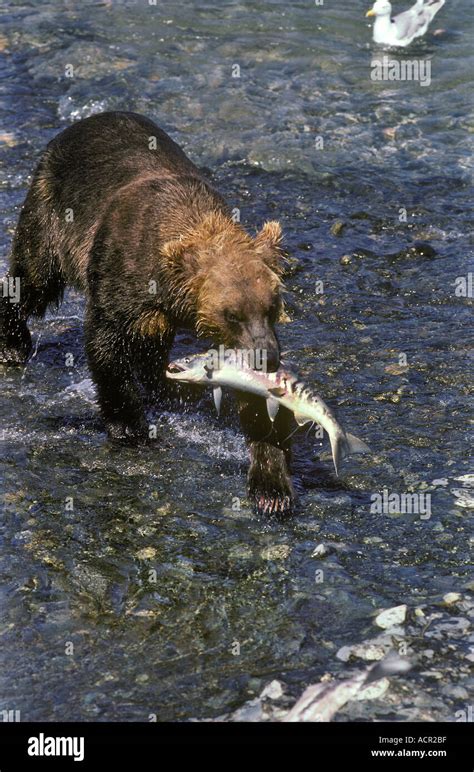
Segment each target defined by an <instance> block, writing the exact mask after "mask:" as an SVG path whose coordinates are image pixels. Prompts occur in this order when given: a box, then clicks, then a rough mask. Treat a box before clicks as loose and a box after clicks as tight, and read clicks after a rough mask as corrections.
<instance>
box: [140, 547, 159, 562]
mask: <svg viewBox="0 0 474 772" xmlns="http://www.w3.org/2000/svg"><path fill="white" fill-rule="evenodd" d="M155 555H156V549H155V548H154V547H144V548H143V549H142V550H139V551H138V552H137V553H136V557H137V558H138V559H139V560H151V558H154V557H155Z"/></svg>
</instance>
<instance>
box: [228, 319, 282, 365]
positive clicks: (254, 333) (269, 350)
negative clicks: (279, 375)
mask: <svg viewBox="0 0 474 772" xmlns="http://www.w3.org/2000/svg"><path fill="white" fill-rule="evenodd" d="M237 347H238V348H240V349H243V350H245V351H253V352H254V361H255V363H256V369H266V370H267V371H268V372H274V371H275V370H278V367H279V365H280V346H279V344H278V339H277V337H276V334H275V330H274V329H273V326H272V325H271V323H270V321H269V320H268V319H267V318H263V319H256V320H251V321H249V322H247V323H246V324H245V325H243V328H242V330H241V332H240V335H239V340H238V342H237Z"/></svg>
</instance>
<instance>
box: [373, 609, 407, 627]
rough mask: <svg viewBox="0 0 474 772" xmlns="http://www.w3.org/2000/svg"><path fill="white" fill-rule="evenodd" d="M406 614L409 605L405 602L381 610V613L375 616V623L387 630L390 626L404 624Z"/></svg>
mask: <svg viewBox="0 0 474 772" xmlns="http://www.w3.org/2000/svg"><path fill="white" fill-rule="evenodd" d="M406 615H407V607H406V605H405V604H403V605H401V606H394V607H393V608H389V609H385V610H384V611H381V612H380V614H378V615H377V616H376V617H375V624H376V625H378V626H379V627H381V628H382V629H383V630H386V629H388V628H389V627H394V626H395V625H400V624H402V623H403V622H404V621H405V618H406Z"/></svg>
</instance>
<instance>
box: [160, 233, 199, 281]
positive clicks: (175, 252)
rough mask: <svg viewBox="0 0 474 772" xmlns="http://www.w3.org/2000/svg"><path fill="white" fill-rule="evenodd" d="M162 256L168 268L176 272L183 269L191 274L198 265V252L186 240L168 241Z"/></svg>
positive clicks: (164, 245)
mask: <svg viewBox="0 0 474 772" xmlns="http://www.w3.org/2000/svg"><path fill="white" fill-rule="evenodd" d="M161 254H162V256H163V258H164V259H165V262H166V263H167V266H168V268H171V269H174V270H175V271H176V270H178V269H182V270H184V271H186V272H189V273H191V272H192V271H193V269H194V268H195V267H196V265H197V257H196V250H195V249H194V248H193V244H191V243H190V242H189V241H185V240H184V239H173V240H172V241H167V242H166V243H165V244H163V246H162V247H161Z"/></svg>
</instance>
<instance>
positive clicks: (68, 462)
mask: <svg viewBox="0 0 474 772" xmlns="http://www.w3.org/2000/svg"><path fill="white" fill-rule="evenodd" d="M407 4H408V3H406V4H400V5H399V7H401V5H403V7H405V5H407ZM367 8H368V5H367V4H366V3H365V2H364V1H363V0H356V2H351V3H347V2H342V0H339V1H335V2H325V3H323V4H322V5H316V4H315V3H314V2H313V3H311V2H309V0H308V2H301V1H298V2H292V3H288V2H282V1H281V0H268V1H267V2H220V3H211V2H202V3H184V2H183V3H181V2H180V3H172V2H159V3H158V4H157V5H153V4H151V5H150V4H149V3H147V2H116V1H115V0H114V1H113V2H112V0H109V2H102V3H94V2H87V1H86V2H81V3H77V2H68V1H67V0H66V1H64V2H59V0H57V1H55V2H38V1H37V0H34V1H30V2H10V1H9V0H6V2H4V3H3V4H2V7H1V8H0V24H1V28H0V57H1V59H0V77H1V86H0V104H1V119H2V125H1V128H0V163H1V168H0V214H1V219H2V225H3V228H2V232H1V236H0V238H1V258H2V265H1V268H2V274H3V272H4V270H5V269H6V266H7V261H8V253H9V248H10V243H11V238H12V234H13V230H14V227H15V224H16V221H17V217H18V213H19V207H20V205H21V203H22V201H23V198H24V196H25V194H26V190H27V186H28V182H29V180H30V179H31V173H32V171H33V169H34V166H35V164H36V162H37V160H38V158H39V154H40V152H41V150H42V149H43V148H44V147H45V145H46V143H47V142H48V141H49V140H50V139H51V138H52V137H53V136H54V135H55V134H56V133H58V131H60V130H61V129H63V128H65V127H66V126H67V125H69V124H70V123H71V122H72V121H74V120H78V119H80V118H82V117H85V116H88V115H90V114H92V113H94V112H98V111H102V110H111V109H126V110H134V111H136V112H140V113H143V114H145V115H148V116H149V117H151V118H152V119H154V120H155V121H156V122H157V123H158V124H159V125H160V126H162V127H163V128H164V129H165V130H166V131H168V132H169V133H170V134H171V135H172V137H173V138H174V139H175V140H176V141H178V142H179V143H180V144H181V145H182V146H183V147H184V149H185V151H186V152H187V153H188V155H189V156H190V157H191V158H192V160H193V161H195V162H196V163H197V164H198V165H200V166H202V167H205V168H206V169H208V170H209V171H210V173H211V174H212V178H213V180H214V184H215V185H216V186H217V187H218V188H219V189H220V190H221V191H222V192H223V193H224V194H225V195H226V196H227V198H228V200H229V201H230V202H231V203H232V205H233V206H234V207H237V208H238V209H239V210H240V215H241V220H242V222H243V223H244V224H245V225H246V226H247V227H248V228H249V229H251V230H254V229H255V228H257V227H260V226H261V224H262V222H263V221H264V220H265V219H266V218H273V219H274V218H278V219H279V220H280V221H281V223H282V225H283V228H284V232H285V247H286V249H287V251H288V256H289V271H288V276H287V279H286V287H287V290H288V295H287V306H288V312H289V316H290V318H291V321H290V322H289V323H287V324H285V325H282V326H281V329H280V337H281V342H282V348H283V349H284V350H285V351H287V352H288V353H287V355H286V360H287V361H288V362H291V363H292V364H293V365H294V366H295V367H296V368H297V369H298V371H299V372H300V373H301V375H302V376H303V377H304V378H305V379H306V380H307V381H308V383H310V384H312V385H313V386H314V387H315V388H317V390H318V391H319V393H320V394H321V395H322V396H323V398H324V399H326V400H327V401H328V402H329V404H331V405H332V406H333V407H334V408H335V409H336V410H337V413H338V415H339V417H340V418H341V420H342V422H343V423H344V425H345V426H347V428H348V429H349V430H350V431H352V432H353V433H354V434H356V435H357V436H359V437H361V438H363V439H364V440H365V441H366V442H367V443H368V444H369V445H370V447H371V449H372V451H373V453H372V455H370V456H360V457H355V458H352V459H350V460H348V461H346V462H345V464H344V466H343V468H342V471H341V475H340V477H339V478H336V477H335V475H334V471H333V468H332V463H331V460H330V455H328V453H327V443H326V442H324V443H322V442H321V441H320V440H318V439H315V438H314V436H311V435H309V436H305V433H304V431H303V432H300V434H298V436H297V437H296V438H295V461H294V472H295V480H296V485H297V487H298V491H299V494H300V499H299V509H298V511H297V512H296V514H295V516H294V517H293V518H292V519H290V520H287V521H284V522H274V521H265V520H262V519H260V518H257V517H256V516H255V515H254V514H253V513H252V511H251V509H250V507H249V504H248V501H247V500H246V498H245V495H246V491H245V473H246V467H247V453H246V449H245V445H244V442H243V440H242V437H241V434H240V431H239V427H238V423H237V421H236V417H235V411H234V409H233V403H232V399H231V398H230V396H229V397H228V399H227V402H226V405H225V410H224V414H223V416H221V418H220V419H218V418H217V417H216V416H215V415H214V411H213V408H212V404H211V399H210V397H209V394H204V395H203V396H202V397H199V396H198V397H196V395H190V394H189V393H188V392H187V391H186V390H185V389H184V390H183V391H182V395H181V398H180V399H175V400H174V401H173V400H171V401H170V402H169V404H167V405H166V410H165V411H163V412H159V411H156V409H155V410H153V406H151V408H150V420H152V421H154V422H155V423H156V424H157V427H158V435H159V440H158V441H157V443H156V444H155V445H154V446H151V447H147V448H145V449H136V448H135V449H133V448H130V449H127V448H120V449H117V448H116V447H113V446H112V445H110V444H109V443H108V442H107V441H106V438H105V434H104V432H103V429H102V426H101V422H100V419H99V416H98V411H97V407H96V404H95V401H94V390H93V386H92V384H91V382H90V380H89V379H90V376H89V373H88V369H87V365H86V362H85V356H84V349H83V338H82V319H83V315H84V301H83V298H82V297H81V296H80V295H79V294H76V293H74V292H69V293H68V294H67V296H66V299H65V302H64V304H63V305H62V306H61V307H60V309H59V310H57V311H54V310H53V311H52V312H50V313H49V314H48V316H47V318H46V320H44V321H35V322H34V323H33V325H32V330H33V333H34V342H35V351H34V356H33V357H32V358H31V359H30V361H29V362H28V363H27V365H26V367H24V368H17V369H9V370H6V369H2V371H1V373H0V375H1V381H0V384H1V390H2V400H1V411H2V425H3V435H2V445H3V453H2V458H3V461H2V467H3V475H4V482H3V490H4V491H5V497H4V514H3V515H2V520H1V537H2V539H1V553H0V573H1V582H0V594H1V609H2V613H1V621H0V648H1V652H2V655H1V658H2V663H3V664H2V675H1V688H0V710H20V711H21V716H22V720H35V719H37V720H49V719H56V720H67V721H70V720H113V719H116V720H149V717H150V715H151V716H156V717H157V718H158V720H167V719H174V720H176V719H177V720H183V719H184V720H186V719H190V718H198V719H203V718H215V717H218V716H222V715H224V714H231V713H232V712H233V711H235V710H236V709H237V708H239V707H241V706H242V705H244V704H245V703H246V702H247V701H248V700H251V699H252V698H254V697H255V696H256V695H258V694H259V693H260V692H261V691H262V689H263V688H264V686H265V685H266V684H268V683H269V682H270V681H272V680H274V679H277V680H279V681H280V682H281V683H282V684H283V687H284V692H285V695H286V697H287V699H288V702H289V703H291V701H292V700H294V699H295V698H296V697H298V696H299V695H300V694H301V692H302V691H303V689H304V688H305V687H306V686H307V685H308V684H310V683H315V682H317V681H319V679H320V678H321V677H322V676H324V675H325V674H327V675H326V677H327V678H328V677H329V676H331V677H334V678H342V677H346V676H347V675H350V674H351V673H353V672H355V671H356V670H357V669H360V668H361V667H365V666H366V665H367V663H368V662H369V661H371V658H373V656H375V655H374V653H373V652H372V653H371V650H370V647H369V649H368V650H367V642H369V641H372V640H373V639H375V638H377V636H380V633H381V631H380V629H378V628H377V626H376V625H375V624H374V617H375V616H376V614H377V612H378V611H380V610H381V609H387V608H390V607H393V606H399V605H401V604H406V605H407V616H406V622H405V623H404V624H402V625H399V626H398V627H396V628H395V629H393V630H391V631H390V633H389V634H387V635H384V636H383V640H382V642H381V643H380V645H381V646H382V648H383V649H384V650H387V649H388V648H390V647H391V648H394V649H396V650H398V651H399V652H401V653H407V655H408V656H409V657H410V659H411V661H412V662H413V665H414V666H413V669H412V670H411V671H410V672H409V673H408V674H406V675H404V676H403V677H398V678H394V679H392V681H391V684H390V687H389V689H388V691H386V692H385V694H384V696H383V697H380V698H379V699H375V700H372V701H370V702H353V703H350V704H349V705H348V706H347V707H346V708H344V709H343V710H342V711H341V712H340V713H339V714H338V720H348V719H351V718H363V719H366V720H367V719H370V720H374V719H378V720H381V719H390V720H399V721H403V720H404V719H406V718H415V719H421V720H433V719H437V718H438V719H446V720H451V721H454V720H456V716H457V715H460V714H459V711H463V710H464V711H465V710H466V706H467V705H468V704H469V703H470V702H471V703H472V696H471V697H469V690H470V689H471V695H472V684H473V679H472V676H470V675H469V668H470V667H471V668H472V662H473V659H474V654H473V652H474V648H473V647H474V638H473V636H472V630H471V628H470V622H471V621H472V613H473V605H472V595H473V590H474V583H473V576H472V557H471V556H472V539H473V537H472V535H471V534H472V530H470V529H469V522H471V527H472V520H471V521H469V515H470V513H471V512H472V506H473V499H472V490H471V492H470V489H472V487H473V479H474V478H473V476H472V475H469V473H470V468H469V431H470V427H472V400H471V398H470V394H472V388H471V387H470V383H471V384H472V378H470V376H469V372H470V371H471V373H472V352H473V349H472V334H471V333H472V273H471V283H470V285H469V277H468V274H469V271H471V272H472V270H473V260H472V239H471V236H470V234H471V228H472V215H471V214H470V200H471V198H470V197H471V195H472V186H471V180H472V158H473V156H472V141H471V138H472V126H473V122H472V113H471V114H470V107H471V105H472V103H471V100H470V99H469V90H468V83H469V75H470V73H472V71H473V70H474V54H473V48H472V26H471V27H469V25H470V19H471V17H472V8H471V5H470V2H469V0H450V1H449V3H446V6H445V8H443V9H442V11H441V12H440V14H439V16H438V17H437V18H436V20H435V22H434V23H433V25H432V28H431V31H436V32H437V33H439V34H436V35H433V34H429V35H427V36H426V37H425V38H424V39H423V40H422V41H420V42H418V43H417V44H416V45H412V46H410V48H409V49H407V50H406V51H404V52H402V53H393V52H389V54H390V56H391V57H392V58H394V59H395V60H396V61H399V60H401V59H402V58H403V57H405V58H408V57H409V58H413V59H418V60H422V61H424V62H429V63H430V66H431V82H430V84H429V85H424V86H423V85H421V84H420V83H419V82H407V81H390V82H389V81H374V80H372V79H371V60H372V57H373V56H375V55H378V56H380V55H382V54H383V53H384V52H383V51H380V50H379V51H377V50H376V49H375V48H374V46H373V44H372V42H371V32H370V27H369V25H368V23H367V20H366V19H365V18H364V14H365V11H366V10H367ZM385 53H386V52H385ZM236 76H238V77H236ZM463 277H464V280H465V284H466V287H465V291H463V281H462V279H463ZM469 286H470V291H469ZM469 295H470V297H469ZM195 345H196V343H195V341H193V340H192V339H190V338H189V336H186V335H184V334H182V335H181V336H180V337H179V339H178V341H177V346H176V349H175V352H176V353H181V352H183V351H185V350H189V351H191V350H193V347H195ZM71 354H72V358H71V356H69V355H71ZM384 490H385V492H386V496H389V495H391V494H396V498H395V501H396V502H398V505H397V504H395V505H394V506H393V507H392V508H391V509H392V510H393V511H388V512H387V511H383V507H377V494H380V495H382V494H383V492H384ZM406 494H416V495H415V496H414V497H411V498H410V500H411V501H414V502H415V505H414V509H415V511H408V512H407V511H406V506H405V504H404V502H405V499H404V498H403V496H404V495H405V496H406ZM397 497H398V498H397ZM380 510H382V511H380ZM321 544H322V545H324V547H323V548H320V549H319V550H316V548H317V547H318V545H321ZM315 550H316V552H315ZM447 593H458V594H459V595H458V596H451V595H448V596H447ZM446 596H447V599H446ZM356 644H360V648H359V649H357V651H356V652H355V653H353V654H352V656H350V657H349V658H348V657H347V649H344V650H343V652H342V653H341V649H342V647H347V646H354V645H356ZM364 646H365V648H364ZM344 652H346V654H344ZM338 653H339V656H338ZM376 656H379V654H376Z"/></svg>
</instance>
